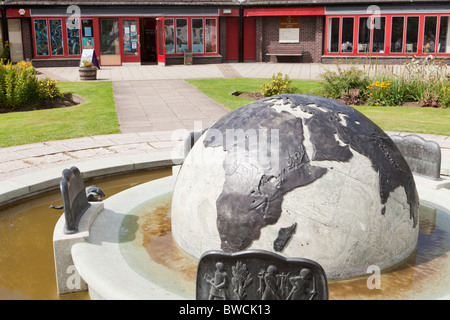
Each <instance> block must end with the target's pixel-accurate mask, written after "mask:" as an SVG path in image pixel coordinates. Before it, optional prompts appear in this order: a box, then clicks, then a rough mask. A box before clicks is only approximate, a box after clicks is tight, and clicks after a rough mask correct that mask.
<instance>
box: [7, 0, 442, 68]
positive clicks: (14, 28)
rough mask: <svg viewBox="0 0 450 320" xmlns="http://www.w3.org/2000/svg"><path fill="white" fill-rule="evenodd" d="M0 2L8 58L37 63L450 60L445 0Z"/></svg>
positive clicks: (82, 0)
mask: <svg viewBox="0 0 450 320" xmlns="http://www.w3.org/2000/svg"><path fill="white" fill-rule="evenodd" d="M363 3H364V4H363ZM0 6H1V9H2V10H1V29H2V32H1V35H2V39H3V41H5V40H8V41H9V42H10V43H11V59H12V61H13V62H17V61H21V60H31V61H33V64H34V65H36V66H58V65H77V64H78V63H79V60H80V57H81V54H82V51H83V49H95V52H96V54H97V56H98V59H99V61H100V64H101V65H105V66H106V65H123V64H129V63H138V64H146V63H159V64H180V63H183V61H184V55H185V51H186V50H188V52H190V53H192V56H193V60H194V63H221V62H236V61H239V62H247V61H248V62H250V61H258V62H330V61H335V59H336V58H350V59H354V58H356V59H360V58H367V57H376V58H377V59H378V60H380V61H384V62H388V63H395V62H399V61H400V62H401V61H403V60H404V59H405V56H408V55H415V56H419V57H420V56H427V55H430V54H432V55H436V56H442V57H449V58H450V3H449V2H448V1H447V0H446V1H441V0H434V1H428V0H422V1H414V0H407V1H404V0H397V1H387V0H385V1H375V2H374V3H366V2H362V1H353V2H352V1H343V0H316V1H313V2H311V1H305V0H300V1H261V0H229V1H221V0H197V1H170V2H161V1H154V0H133V1H126V0H122V1H117V0H109V1H106V0H94V1H86V0H78V1H77V0H75V1H64V0H55V1H40V0H6V1H4V2H2V3H1V4H0ZM5 17H6V19H5ZM3 41H2V43H3Z"/></svg>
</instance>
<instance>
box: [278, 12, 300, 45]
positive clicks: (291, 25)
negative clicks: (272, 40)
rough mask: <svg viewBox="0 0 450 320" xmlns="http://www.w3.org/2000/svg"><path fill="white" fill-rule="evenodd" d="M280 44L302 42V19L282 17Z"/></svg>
mask: <svg viewBox="0 0 450 320" xmlns="http://www.w3.org/2000/svg"><path fill="white" fill-rule="evenodd" d="M279 37H280V39H279V42H280V43H299V42H300V17H298V16H284V17H280V32H279Z"/></svg>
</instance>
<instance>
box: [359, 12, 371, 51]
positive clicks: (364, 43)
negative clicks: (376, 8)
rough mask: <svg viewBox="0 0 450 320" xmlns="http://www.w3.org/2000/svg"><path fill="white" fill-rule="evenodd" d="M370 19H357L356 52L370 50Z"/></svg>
mask: <svg viewBox="0 0 450 320" xmlns="http://www.w3.org/2000/svg"><path fill="white" fill-rule="evenodd" d="M370 23H371V21H370V17H361V18H359V36H358V52H359V53H361V52H369V50H370V29H371V24H370Z"/></svg>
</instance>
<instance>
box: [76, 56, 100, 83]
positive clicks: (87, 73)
mask: <svg viewBox="0 0 450 320" xmlns="http://www.w3.org/2000/svg"><path fill="white" fill-rule="evenodd" d="M78 70H79V72H80V80H96V79H97V67H94V66H93V65H92V62H90V61H88V60H85V59H83V60H82V61H81V64H80V68H79V69H78Z"/></svg>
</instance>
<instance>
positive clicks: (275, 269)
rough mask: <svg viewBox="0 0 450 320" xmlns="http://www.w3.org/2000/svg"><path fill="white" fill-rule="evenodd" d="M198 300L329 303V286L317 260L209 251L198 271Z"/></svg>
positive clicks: (255, 252) (201, 260) (261, 253)
mask: <svg viewBox="0 0 450 320" xmlns="http://www.w3.org/2000/svg"><path fill="white" fill-rule="evenodd" d="M196 298H197V300H327V299H328V283H327V278H326V275H325V271H324V270H323V268H322V267H321V266H320V265H319V264H318V263H316V262H315V261H312V260H309V259H303V258H284V257H282V256H280V255H278V254H275V253H272V252H268V251H264V250H248V251H240V252H237V253H233V254H229V253H225V252H223V251H207V252H205V253H204V254H203V255H202V257H201V258H200V261H199V264H198V268H197V286H196Z"/></svg>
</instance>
